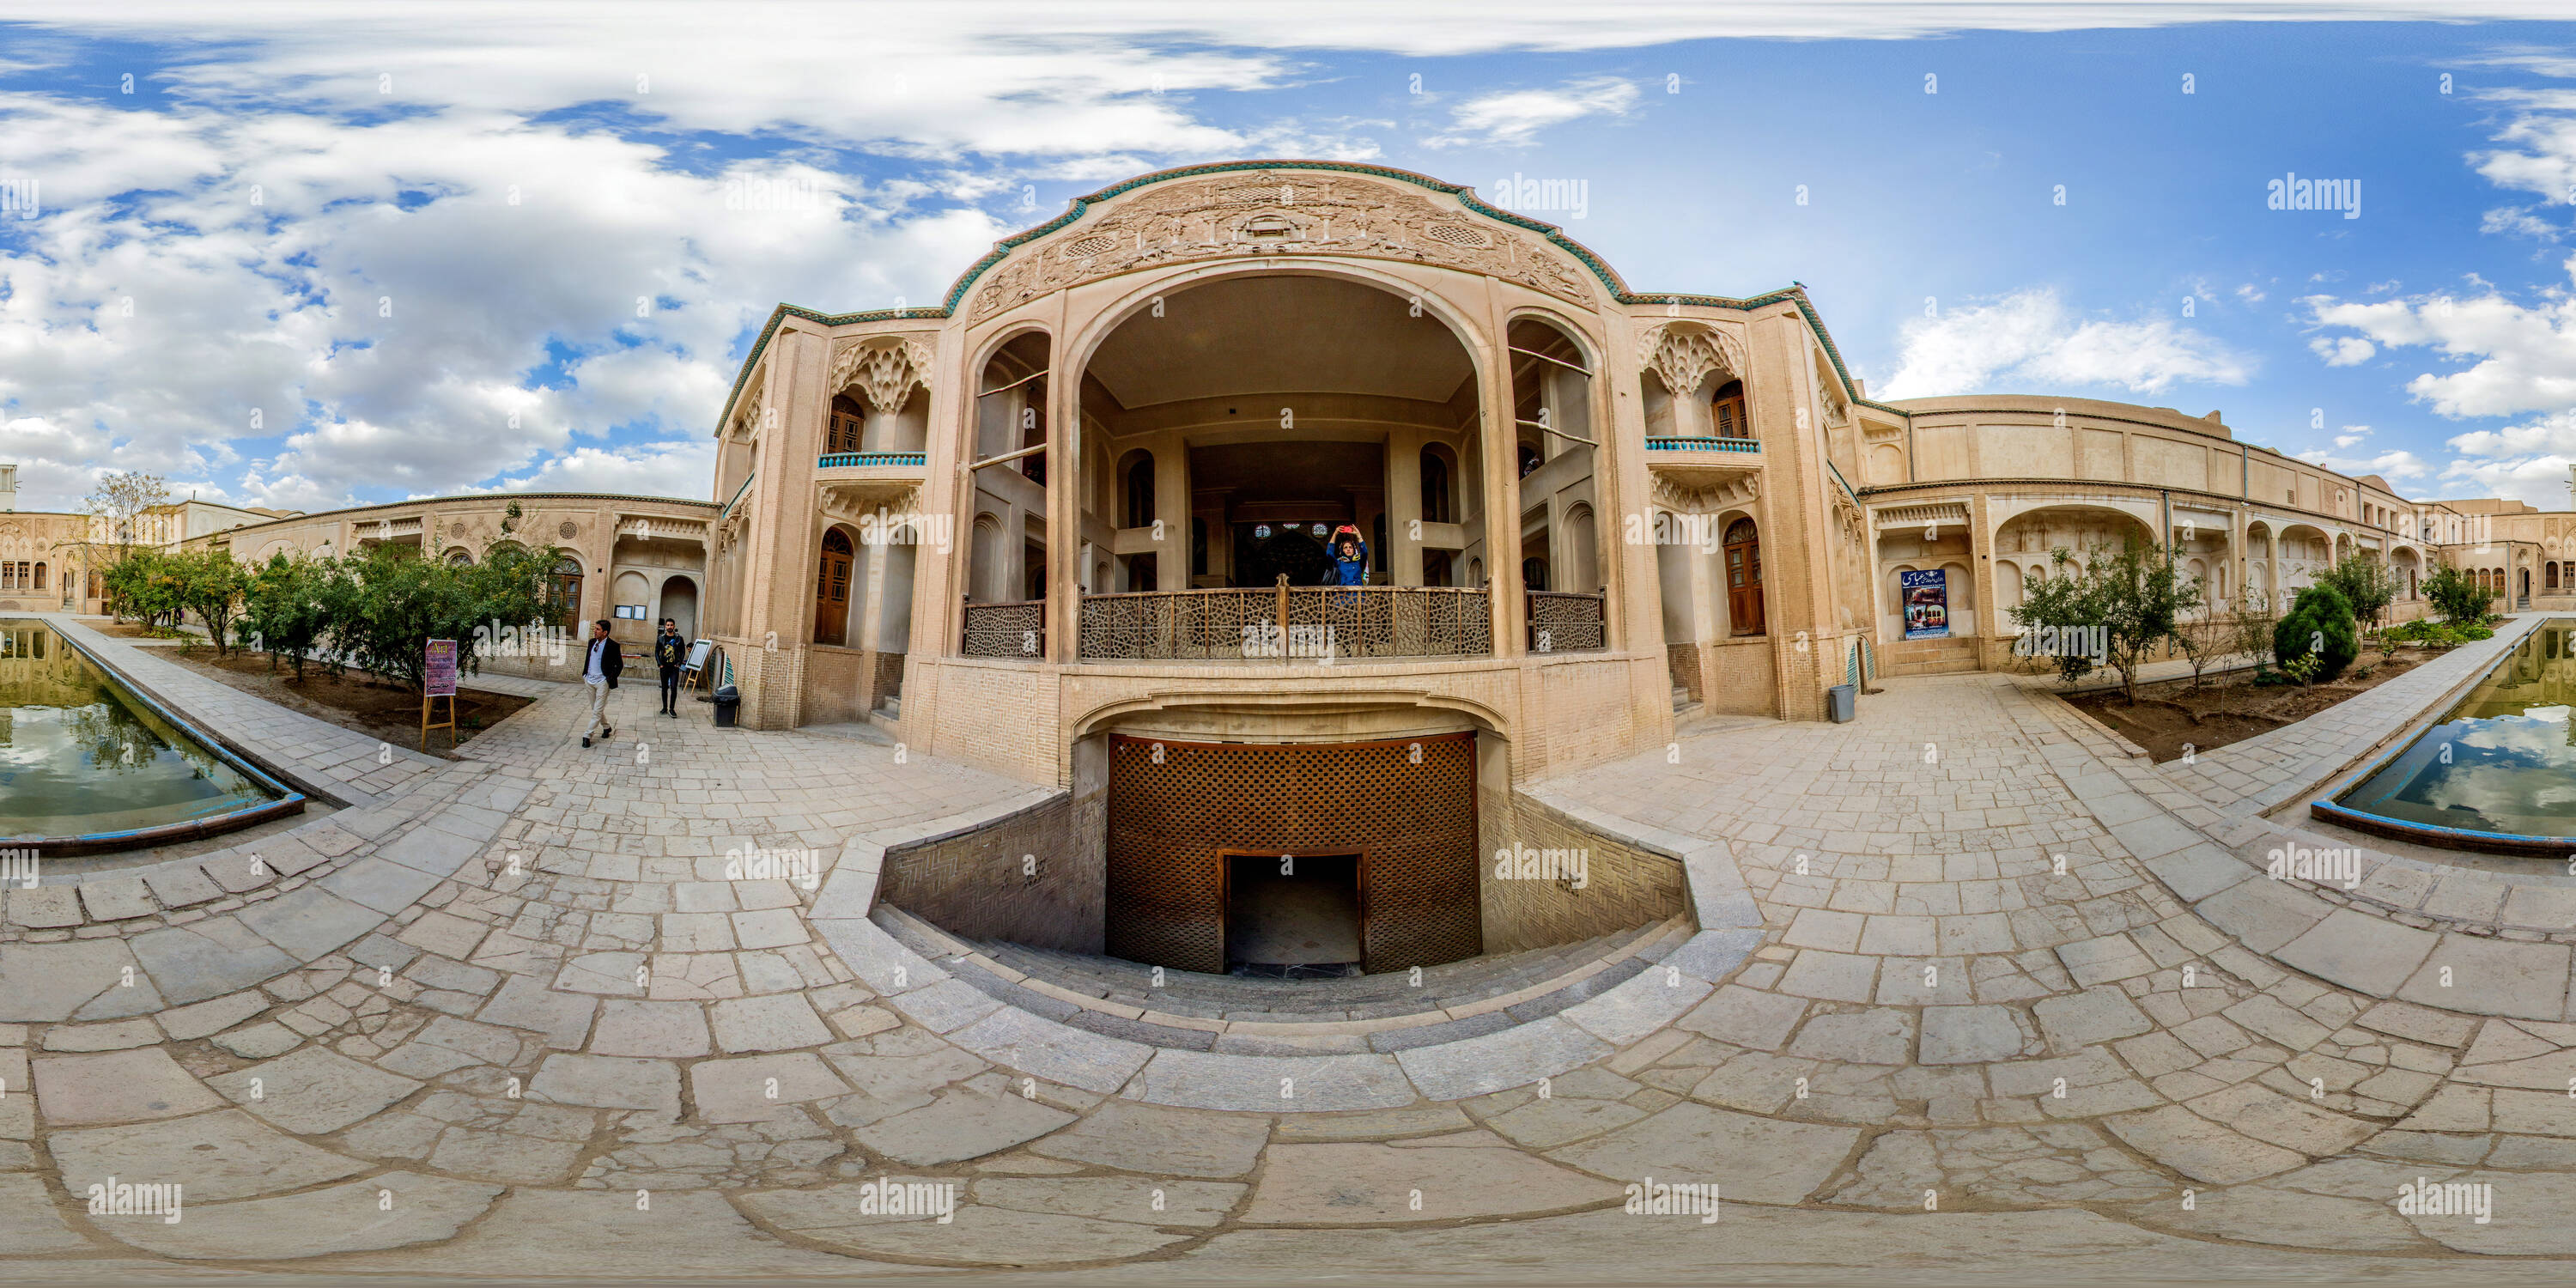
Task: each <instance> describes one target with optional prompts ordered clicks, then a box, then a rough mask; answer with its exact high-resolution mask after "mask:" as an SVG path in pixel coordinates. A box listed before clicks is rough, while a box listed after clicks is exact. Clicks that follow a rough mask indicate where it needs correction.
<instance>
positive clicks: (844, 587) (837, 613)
mask: <svg viewBox="0 0 2576 1288" xmlns="http://www.w3.org/2000/svg"><path fill="white" fill-rule="evenodd" d="M849 625H850V539H849V537H848V536H846V535H844V534H843V533H842V532H841V530H840V529H839V528H834V529H832V530H831V531H829V532H826V533H824V534H823V566H822V567H821V568H819V569H816V570H815V573H814V642H815V643H817V644H839V643H843V642H845V640H846V638H847V636H848V634H849Z"/></svg>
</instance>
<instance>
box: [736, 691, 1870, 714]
mask: <svg viewBox="0 0 2576 1288" xmlns="http://www.w3.org/2000/svg"><path fill="white" fill-rule="evenodd" d="M1825 694H1826V696H1827V697H1828V698H1830V699H1831V700H1832V709H1831V711H1830V712H1829V713H1828V714H1829V715H1830V716H1831V718H1832V719H1833V722H1834V723H1835V724H1850V723H1851V722H1852V716H1853V715H1854V714H1855V712H1854V708H1855V707H1857V706H1858V705H1859V703H1860V686H1859V685H1857V684H1837V685H1835V686H1834V687H1832V688H1830V689H1827V690H1825ZM717 701H723V699H721V698H719V699H717ZM718 718H719V719H720V720H721V719H722V717H718ZM723 723H726V724H731V723H733V722H732V721H730V720H724V721H723Z"/></svg>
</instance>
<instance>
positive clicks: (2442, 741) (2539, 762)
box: [2317, 620, 2576, 849]
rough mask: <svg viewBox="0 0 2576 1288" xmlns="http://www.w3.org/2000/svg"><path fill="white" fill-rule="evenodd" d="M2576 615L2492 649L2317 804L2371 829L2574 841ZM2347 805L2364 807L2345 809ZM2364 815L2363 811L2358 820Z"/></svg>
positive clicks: (2560, 843)
mask: <svg viewBox="0 0 2576 1288" xmlns="http://www.w3.org/2000/svg"><path fill="white" fill-rule="evenodd" d="M2571 711H2576V621H2571V620H2554V621H2550V622H2546V623H2543V624H2542V625H2541V626H2539V627H2538V628H2537V629H2535V630H2533V631H2532V632H2531V633H2530V634H2529V635H2526V636H2524V637H2523V639H2522V642H2521V643H2519V644H2517V645H2515V646H2514V648H2513V651H2512V652H2510V653H2507V654H2506V655H2505V656H2504V657H2503V658H2501V659H2499V660H2498V661H2497V662H2496V664H2495V666H2494V668H2493V669H2492V670H2490V671H2488V672H2487V674H2486V675H2485V676H2484V677H2482V678H2481V679H2480V680H2479V681H2478V684H2477V687H2476V688H2474V689H2471V690H2470V691H2469V693H2468V695H2467V696H2465V697H2463V698H2461V699H2460V700H2459V702H2457V703H2456V704H2454V705H2453V706H2452V707H2451V709H2450V710H2448V711H2446V712H2444V713H2443V714H2442V718H2441V720H2440V722H2439V723H2437V724H2435V725H2434V726H2433V727H2432V728H2430V729H2427V730H2425V731H2424V733H2423V734H2422V735H2421V736H2419V737H2417V738H2416V739H2415V740H2414V741H2413V742H2411V743H2408V744H2407V745H2406V746H2405V747H2404V748H2403V749H2401V750H2400V751H2398V752H2397V753H2396V754H2395V755H2393V756H2391V757H2389V758H2388V759H2387V760H2386V761H2385V762H2383V763H2382V764H2380V765H2379V766H2377V767H2376V768H2374V769H2373V770H2371V771H2370V772H2369V773H2367V774H2366V775H2365V776H2364V777H2363V778H2362V780H2361V781H2360V782H2359V783H2358V784H2356V785H2355V786H2353V787H2352V788H2351V789H2350V790H2348V791H2346V792H2344V793H2343V794H2342V795H2341V796H2338V797H2336V798H2335V801H2334V806H2337V807H2340V808H2325V807H2321V808H2320V809H2318V811H2317V812H2318V813H2319V814H2321V815H2323V816H2325V817H2328V818H2332V819H2335V820H2337V821H2342V822H2355V823H2357V824H2359V825H2363V826H2368V821H2385V822H2387V823H2391V824H2397V825H2411V827H2408V826H2400V827H2395V828H2391V827H2374V828H2372V830H2374V831H2383V832H2393V833H2395V834H2399V835H2408V836H2417V839H2421V840H2427V841H2433V842H2436V843H2447V844H2460V843H2462V842H2470V841H2475V840H2478V839H2480V838H2479V837H2478V836H2460V837H2445V836H2440V835H2420V836H2419V835H2417V832H2416V831H2415V830H2414V829H2440V830H2441V831H2444V832H2456V833H2470V834H2492V835H2496V836H2501V837H2504V838H2507V839H2510V838H2513V837H2532V838H2556V840H2557V844H2556V845H2553V846H2539V847H2524V846H2511V845H2508V846H2505V847H2502V848H2513V849H2519V848H2546V849H2564V848H2567V847H2568V846H2569V845H2571V844H2576V725H2571V724H2570V722H2569V718H2568V717H2569V713H2570V712H2571ZM2347 815H2358V816H2364V818H2352V817H2347ZM2366 820H2368V821H2366Z"/></svg>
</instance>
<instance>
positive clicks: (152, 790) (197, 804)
mask: <svg viewBox="0 0 2576 1288" xmlns="http://www.w3.org/2000/svg"><path fill="white" fill-rule="evenodd" d="M270 799H273V798H272V797H271V795H270V794H269V793H268V792H266V791H263V790H261V788H260V787H259V785H258V784H256V783H254V782H252V781H251V780H250V779H249V778H248V777H246V776H244V775H243V774H242V773H241V772H240V771H238V770H236V769H234V768H232V767H231V766H229V765H227V764H225V763H224V762H223V761H222V760H221V759H219V758H218V757H216V756H215V754H214V753H212V752H210V751H208V750H206V749H205V748H204V747H201V746H199V745H197V743H196V742H195V740H193V739H191V738H189V737H188V735H186V734H185V733H182V732H180V731H179V730H178V729H176V728H174V727H172V726H171V725H170V723H169V722H168V721H165V720H163V719H162V718H161V717H160V716H158V715H156V714H154V713H153V712H152V710H151V709H150V708H149V707H146V706H144V705H143V704H142V703H141V702H138V701H136V700H135V699H134V698H133V697H132V696H131V695H129V694H127V693H126V692H125V690H124V688H123V686H121V685H119V684H118V683H116V682H115V681H114V680H112V679H110V678H108V676H107V675H106V673H104V672H102V671H100V670H99V669H98V668H97V667H96V666H93V665H91V663H90V661H89V659H87V658H85V657H83V656H81V655H80V653H79V651H78V650H75V649H73V648H71V647H70V646H69V645H67V644H65V643H64V642H63V641H62V639H61V637H60V636H58V635H56V634H55V633H54V632H53V631H52V630H51V629H50V628H48V627H46V626H45V625H44V624H43V623H41V622H34V621H27V620H23V619H20V620H0V837H29V836H57V837H60V836H81V835H87V834H90V833H95V832H123V831H129V830H131V829H134V828H141V827H154V826H158V825H160V824H164V823H179V822H185V821H187V820H189V819H197V818H205V817H208V816H210V815H214V814H224V813H229V812H231V811H233V810H237V809H243V808H246V807H249V806H252V805H256V804H259V803H261V802H264V801H267V800H270Z"/></svg>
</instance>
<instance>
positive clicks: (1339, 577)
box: [1324, 523, 1368, 586]
mask: <svg viewBox="0 0 2576 1288" xmlns="http://www.w3.org/2000/svg"><path fill="white" fill-rule="evenodd" d="M1324 584H1325V585H1327V586H1365V585H1367V584H1368V543H1367V542H1365V541H1362V540H1360V530H1359V529H1357V528H1354V527H1352V526H1351V525H1349V524H1347V523H1345V524H1343V525H1342V526H1341V530H1340V531H1338V532H1335V533H1334V534H1333V566H1332V567H1331V568H1330V569H1328V570H1326V573H1325V577H1324Z"/></svg>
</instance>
